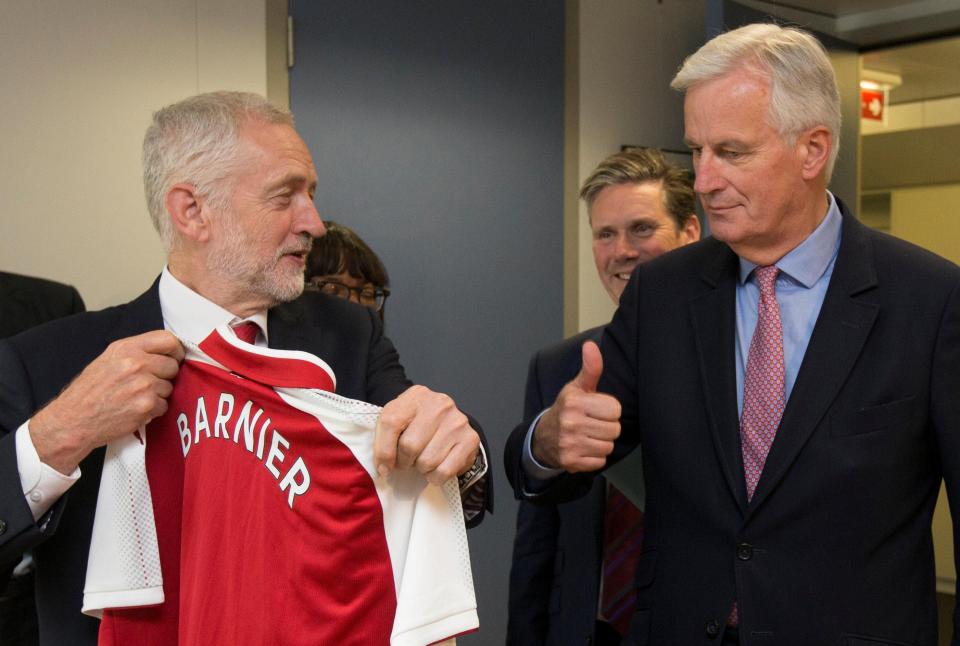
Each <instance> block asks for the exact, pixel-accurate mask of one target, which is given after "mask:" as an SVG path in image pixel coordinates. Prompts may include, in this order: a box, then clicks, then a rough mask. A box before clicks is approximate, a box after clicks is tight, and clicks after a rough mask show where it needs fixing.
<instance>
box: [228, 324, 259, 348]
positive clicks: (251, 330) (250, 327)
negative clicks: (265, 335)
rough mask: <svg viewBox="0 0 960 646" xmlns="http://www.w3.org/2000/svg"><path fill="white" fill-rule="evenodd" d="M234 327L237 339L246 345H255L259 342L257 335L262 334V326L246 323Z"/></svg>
mask: <svg viewBox="0 0 960 646" xmlns="http://www.w3.org/2000/svg"><path fill="white" fill-rule="evenodd" d="M232 327H233V333H234V334H236V335H237V338H238V339H240V340H241V341H243V342H245V343H249V344H250V345H254V344H255V342H256V340H257V334H259V333H260V326H259V325H257V324H256V323H254V322H253V321H244V322H243V323H237V324H236V325H234V326H232Z"/></svg>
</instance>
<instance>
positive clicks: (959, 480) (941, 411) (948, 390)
mask: <svg viewBox="0 0 960 646" xmlns="http://www.w3.org/2000/svg"><path fill="white" fill-rule="evenodd" d="M933 361H934V363H933V379H932V382H931V389H930V402H931V417H932V423H933V427H934V429H935V431H936V434H937V440H938V444H939V453H940V460H941V464H942V469H943V480H944V484H945V485H946V490H947V496H948V499H949V502H950V516H951V518H952V522H953V545H954V547H953V552H954V560H955V563H957V564H960V286H957V287H956V288H954V290H953V293H952V294H951V297H950V299H949V300H948V303H947V307H946V308H945V310H944V314H943V318H942V322H941V324H940V331H939V334H938V338H937V342H936V345H935V347H934V358H933ZM957 591H958V592H960V586H958V590H957ZM951 644H953V646H960V607H955V608H954V612H953V639H952V641H951Z"/></svg>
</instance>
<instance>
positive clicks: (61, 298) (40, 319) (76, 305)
mask: <svg viewBox="0 0 960 646" xmlns="http://www.w3.org/2000/svg"><path fill="white" fill-rule="evenodd" d="M83 311H84V306H83V299H82V298H80V293H79V292H78V291H77V288H76V287H73V286H71V285H64V284H63V283H57V282H54V281H52V280H45V279H43V278H34V277H32V276H21V275H19V274H11V273H8V272H5V271H0V339H5V338H7V337H8V336H13V335H14V334H17V333H19V332H23V331H24V330H28V329H30V328H32V327H33V326H35V325H40V324H41V323H46V322H47V321H52V320H53V319H58V318H62V317H64V316H70V315H71V314H77V313H78V312H83Z"/></svg>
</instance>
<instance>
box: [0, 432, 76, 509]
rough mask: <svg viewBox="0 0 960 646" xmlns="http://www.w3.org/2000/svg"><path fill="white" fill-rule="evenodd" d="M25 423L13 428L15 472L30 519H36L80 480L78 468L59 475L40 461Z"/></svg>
mask: <svg viewBox="0 0 960 646" xmlns="http://www.w3.org/2000/svg"><path fill="white" fill-rule="evenodd" d="M29 424H30V421H29V420H27V421H26V422H24V423H23V424H21V425H20V428H18V429H17V435H16V448H17V470H18V471H19V472H20V486H21V488H22V490H23V495H24V496H25V497H26V500H27V505H28V506H29V507H30V511H31V513H33V519H34V520H39V519H40V517H41V516H43V515H44V514H45V513H47V511H49V509H50V507H52V506H53V503H55V502H56V501H57V500H58V499H59V498H60V496H62V495H63V494H65V493H66V492H67V489H69V488H70V487H72V486H73V483H74V482H76V481H77V480H79V479H80V467H77V468H76V469H74V470H73V473H71V474H70V475H63V474H62V473H60V472H59V471H57V470H56V469H53V468H51V467H49V466H47V465H46V464H44V463H43V462H41V461H40V456H39V455H38V454H37V448H36V447H35V446H34V445H33V439H32V438H31V437H30V426H29Z"/></svg>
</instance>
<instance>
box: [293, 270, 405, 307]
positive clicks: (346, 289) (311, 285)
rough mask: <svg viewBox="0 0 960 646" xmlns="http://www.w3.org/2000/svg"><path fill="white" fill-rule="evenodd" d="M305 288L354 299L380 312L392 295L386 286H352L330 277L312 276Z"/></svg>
mask: <svg viewBox="0 0 960 646" xmlns="http://www.w3.org/2000/svg"><path fill="white" fill-rule="evenodd" d="M303 288H304V289H306V290H307V291H311V292H320V293H321V294H328V295H330V296H336V297H337V298H342V299H343V300H345V301H353V302H354V303H359V304H360V305H363V306H364V307H369V308H370V309H372V310H374V311H376V312H379V311H380V310H382V309H383V304H384V303H385V302H386V300H387V296H389V295H390V290H389V289H387V288H386V287H351V286H350V285H344V284H343V283H341V282H340V281H339V280H331V279H329V278H311V279H310V280H308V281H307V282H306V283H305V284H304V286H303Z"/></svg>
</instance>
